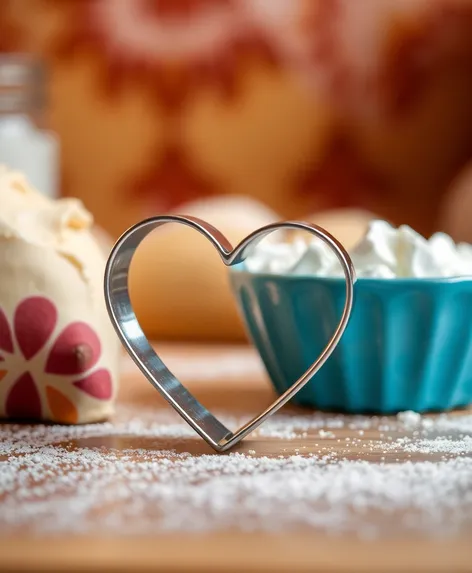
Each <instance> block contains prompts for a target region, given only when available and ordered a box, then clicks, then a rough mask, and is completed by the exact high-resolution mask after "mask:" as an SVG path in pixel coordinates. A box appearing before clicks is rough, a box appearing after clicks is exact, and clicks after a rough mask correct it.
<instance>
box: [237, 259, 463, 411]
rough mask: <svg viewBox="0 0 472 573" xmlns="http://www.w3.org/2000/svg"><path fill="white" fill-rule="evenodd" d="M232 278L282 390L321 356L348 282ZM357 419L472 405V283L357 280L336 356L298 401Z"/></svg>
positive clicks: (239, 270) (456, 280)
mask: <svg viewBox="0 0 472 573" xmlns="http://www.w3.org/2000/svg"><path fill="white" fill-rule="evenodd" d="M230 281H231V285H232V288H233V291H234V294H235V296H236V298H237V301H238V304H239V308H240V311H241V313H242V316H243V319H244V323H245V326H246V330H247V332H248V334H249V336H250V338H251V340H252V341H253V343H254V345H255V347H256V348H257V350H258V351H259V353H260V355H261V358H262V360H263V362H264V364H265V367H266V369H267V372H268V374H269V376H270V379H271V381H272V383H273V385H274V388H275V390H276V392H277V393H278V394H282V393H283V392H284V391H285V390H287V389H288V388H289V387H290V386H291V385H292V384H293V382H295V380H297V378H299V377H300V376H301V375H302V374H303V372H305V370H306V369H307V368H308V367H309V366H310V365H311V364H312V363H313V361H314V360H315V359H316V358H317V357H318V356H319V354H320V353H321V351H322V350H323V348H324V347H325V346H326V344H327V342H328V340H329V339H330V337H331V336H332V334H333V332H334V330H335V328H336V326H337V323H338V321H339V319H340V317H341V313H342V309H343V306H344V299H345V283H344V279H342V278H323V277H315V276H290V275H272V274H257V273H250V272H248V271H246V270H245V269H244V263H242V264H240V265H237V266H235V267H233V268H232V269H231V271H230ZM292 401H293V402H294V403H296V404H298V405H302V406H309V407H311V408H317V409H324V410H331V411H344V412H350V413H380V414H393V413H396V412H400V411H405V410H415V411H417V412H427V411H444V410H449V409H452V408H459V407H465V406H467V405H469V404H471V403H472V278H470V277H468V278H462V277H461V278H451V279H449V278H448V279H362V278H361V279H358V281H357V283H356V285H355V287H354V307H353V311H352V314H351V319H350V321H349V324H348V326H347V328H346V331H345V333H344V335H343V337H342V339H341V341H340V343H339V345H338V346H337V347H336V349H335V351H334V353H333V354H332V355H331V357H330V358H329V359H328V361H327V362H326V364H325V365H324V366H323V367H322V368H321V370H320V371H319V372H318V373H317V374H316V375H315V377H314V378H313V379H312V380H311V381H310V382H309V383H308V384H307V385H306V386H305V387H304V388H303V389H302V390H300V392H299V393H298V394H297V395H296V396H295V397H294V398H293V399H292Z"/></svg>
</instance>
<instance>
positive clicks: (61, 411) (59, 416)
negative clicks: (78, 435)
mask: <svg viewBox="0 0 472 573" xmlns="http://www.w3.org/2000/svg"><path fill="white" fill-rule="evenodd" d="M46 396H47V399H48V404H49V409H50V410H51V414H52V418H53V420H54V421H55V422H59V423H62V424H77V422H78V420H79V413H78V412H77V408H76V407H75V405H74V404H73V403H72V402H71V401H70V400H69V398H67V397H66V396H64V394H63V393H62V392H59V390H56V388H53V387H52V386H46Z"/></svg>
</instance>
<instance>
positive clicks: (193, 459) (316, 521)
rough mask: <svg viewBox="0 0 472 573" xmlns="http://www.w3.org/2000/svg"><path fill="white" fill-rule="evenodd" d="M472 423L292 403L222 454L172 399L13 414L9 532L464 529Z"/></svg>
mask: <svg viewBox="0 0 472 573" xmlns="http://www.w3.org/2000/svg"><path fill="white" fill-rule="evenodd" d="M250 414H251V413H248V415H247V417H249V416H250ZM219 416H220V417H221V419H222V421H223V422H224V423H225V424H228V425H229V426H230V427H235V426H236V425H238V424H239V423H240V422H241V421H243V420H241V419H239V417H236V416H232V415H229V414H228V412H220V413H219ZM471 434H472V415H471V414H470V413H462V414H456V415H452V414H451V415H441V416H435V417H428V416H418V415H412V414H406V413H403V414H401V415H399V416H397V417H396V418H376V417H362V416H341V415H330V414H319V413H307V414H298V413H296V414H291V413H284V414H279V415H276V416H274V417H273V418H271V419H269V420H268V421H267V423H266V424H264V425H263V426H262V427H261V428H260V429H259V431H258V432H257V433H256V434H254V436H253V437H252V438H251V439H249V440H247V441H246V442H244V443H243V444H242V445H241V448H240V451H238V452H236V453H231V454H229V455H216V454H212V453H206V452H209V450H208V449H207V448H206V447H205V446H204V445H203V444H202V442H201V440H200V439H199V438H197V437H196V436H195V434H194V432H193V431H192V430H191V429H190V428H189V427H188V426H187V425H186V424H185V423H184V422H182V421H181V420H180V419H179V418H178V416H176V415H175V414H174V413H173V412H171V411H169V410H167V409H162V410H160V409H156V408H150V407H148V408H141V407H140V408H138V407H137V406H126V407H125V406H119V410H118V414H117V416H116V419H115V420H114V421H113V422H110V423H105V424H94V425H86V426H71V427H65V426H43V425H38V426H34V427H30V426H19V425H4V426H0V533H1V534H2V535H7V534H15V533H17V532H19V531H23V532H24V531H28V532H30V533H32V534H35V535H46V534H55V535H60V534H70V533H76V534H93V533H100V534H102V535H107V534H110V535H111V534H120V535H138V534H150V533H151V534H152V533H156V532H166V531H174V532H202V531H212V530H216V529H218V530H223V529H239V530H249V531H256V530H257V531H271V530H291V529H297V528H304V529H306V528H312V529H316V530H321V531H323V532H327V533H336V534H339V533H344V532H351V533H355V534H358V535H361V536H363V537H368V538H372V537H374V538H375V537H377V536H379V535H383V536H385V535H392V536H394V535H398V534H405V532H411V533H415V534H418V535H448V534H453V533H456V532H458V531H459V532H464V531H468V528H471V529H472V437H471ZM269 445H270V447H269Z"/></svg>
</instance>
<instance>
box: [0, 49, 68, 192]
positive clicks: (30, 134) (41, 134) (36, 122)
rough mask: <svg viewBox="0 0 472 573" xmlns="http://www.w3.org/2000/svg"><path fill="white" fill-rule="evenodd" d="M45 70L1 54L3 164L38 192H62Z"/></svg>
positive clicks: (33, 60)
mask: <svg viewBox="0 0 472 573" xmlns="http://www.w3.org/2000/svg"><path fill="white" fill-rule="evenodd" d="M46 104H47V98H46V70H45V67H44V65H43V64H42V62H40V61H39V60H37V59H36V58H34V57H33V56H29V55H26V54H0V164H3V165H6V166H7V167H8V168H10V169H15V170H17V171H21V172H22V173H23V174H24V175H25V176H26V177H27V179H28V181H29V182H30V183H31V185H32V186H33V187H35V188H36V189H37V190H38V191H40V192H42V193H44V194H45V195H47V196H48V197H51V198H55V197H57V196H58V192H59V189H58V188H59V142H58V138H57V136H56V135H55V134H54V133H52V132H51V131H49V130H48V129H47V127H48V125H47V117H46V111H47V105H46Z"/></svg>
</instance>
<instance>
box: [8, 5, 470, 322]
mask: <svg viewBox="0 0 472 573" xmlns="http://www.w3.org/2000/svg"><path fill="white" fill-rule="evenodd" d="M0 52H1V53H2V54H3V55H5V54H7V53H18V52H21V53H28V54H34V55H36V56H38V57H39V58H40V59H41V60H43V61H44V63H45V64H46V66H47V70H48V80H47V94H48V100H47V102H48V105H47V112H48V119H47V125H48V126H49V128H50V129H52V130H53V131H54V132H55V133H56V134H57V136H58V140H59V142H60V169H59V174H60V178H59V185H58V193H59V194H60V195H62V196H75V197H80V198H81V199H82V200H83V201H84V203H85V205H86V207H87V208H88V209H89V210H90V211H91V212H92V213H93V215H94V216H95V220H96V222H97V224H98V225H99V226H100V227H101V228H102V229H104V230H105V231H106V232H107V233H108V234H109V235H110V236H111V238H112V239H113V238H116V236H117V235H118V234H119V233H121V232H123V231H124V230H125V229H126V228H127V227H128V226H130V225H131V224H133V223H135V222H136V221H137V220H139V219H142V218H144V217H147V216H150V215H153V214H157V213H162V212H165V211H168V210H187V207H186V206H188V205H189V204H193V205H195V201H202V200H207V199H212V200H214V201H215V202H214V203H211V202H210V204H213V205H215V206H216V207H215V209H217V210H218V208H221V209H222V210H223V211H225V210H226V212H228V209H229V207H228V205H232V203H231V201H234V198H235V197H241V196H244V197H247V198H248V199H251V201H257V203H254V202H251V203H244V204H243V206H244V208H242V209H241V210H240V213H246V215H247V214H248V213H249V211H250V209H249V207H247V205H251V206H252V207H251V208H253V209H256V210H257V209H259V212H260V213H263V216H262V215H261V217H262V219H264V217H265V218H269V219H270V218H271V215H270V213H273V216H274V217H276V218H294V217H306V216H307V215H310V216H311V215H313V214H314V215H313V216H314V217H315V218H316V213H323V212H326V211H327V210H330V212H331V210H333V209H336V210H345V209H352V208H354V209H357V210H364V211H367V212H370V213H375V214H376V215H377V216H381V217H383V218H386V219H388V220H390V221H391V222H392V223H397V224H399V223H407V224H409V225H411V226H413V227H414V228H415V229H416V230H418V231H419V232H421V233H423V234H425V235H428V234H430V233H432V232H433V231H436V230H446V231H447V232H449V233H450V234H452V235H453V236H454V238H456V239H458V240H469V241H470V240H472V227H471V226H470V224H469V219H470V218H471V217H472V167H471V166H472V163H470V162H471V161H472V0H357V1H355V2H354V1H352V0H61V1H57V0H2V1H1V2H0ZM469 172H470V175H469V174H468V173H469ZM222 198H223V199H224V198H227V201H230V203H227V202H225V201H224V200H222ZM198 204H200V203H198ZM205 205H208V203H205ZM218 206H219V207H218ZM205 208H206V207H205ZM212 208H213V207H212ZM197 211H198V209H197ZM340 212H341V211H340ZM238 213H239V212H238V211H237V209H232V210H231V213H228V217H227V219H228V218H229V217H230V216H232V222H231V225H233V226H235V225H236V226H237V225H238ZM241 216H242V215H241ZM256 219H257V217H256ZM223 227H225V226H224V225H223ZM223 230H226V231H227V229H226V228H224V229H223ZM235 235H238V233H235ZM155 280H156V281H157V278H156V279H155ZM151 284H155V283H152V281H151ZM146 296H148V298H146ZM146 296H145V294H142V296H141V298H142V300H145V301H146V303H145V304H146V305H148V304H149V301H150V300H151V298H152V297H151V295H149V293H148V295H146ZM149 297H151V298H149ZM171 306H172V305H171ZM206 316H207V315H206ZM156 320H157V318H156V319H152V320H151V323H152V324H154V323H155V321H156ZM189 320H190V319H189ZM184 322H185V321H184ZM230 322H231V321H230ZM156 328H157V327H156ZM212 328H213V327H212ZM209 330H211V328H209ZM230 330H231V329H230Z"/></svg>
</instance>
